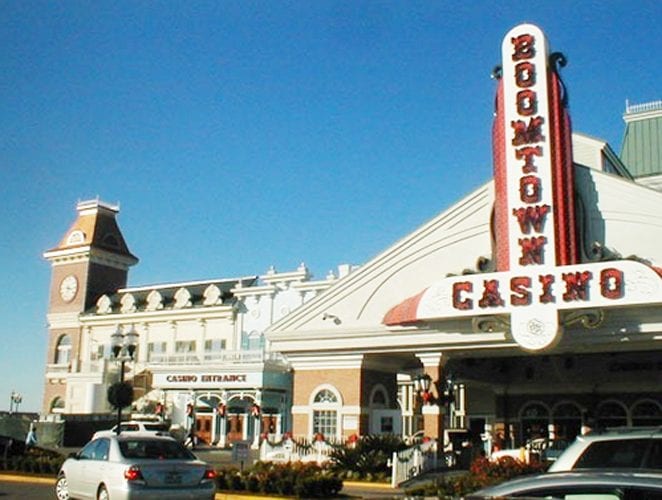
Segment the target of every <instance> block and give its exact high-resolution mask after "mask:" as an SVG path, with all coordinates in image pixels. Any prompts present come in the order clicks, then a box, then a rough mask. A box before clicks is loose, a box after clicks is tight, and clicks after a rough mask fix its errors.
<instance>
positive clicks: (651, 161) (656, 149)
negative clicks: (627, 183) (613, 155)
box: [621, 101, 662, 178]
mask: <svg viewBox="0 0 662 500" xmlns="http://www.w3.org/2000/svg"><path fill="white" fill-rule="evenodd" d="M623 119H624V120H625V124H626V125H625V134H624V136H623V147H622V148H621V160H622V161H623V163H625V165H626V166H627V168H628V170H629V171H630V172H631V173H632V175H633V176H634V177H635V178H637V177H646V176H649V175H659V174H662V101H654V102H649V103H645V104H635V105H630V104H626V107H625V114H624V115H623Z"/></svg>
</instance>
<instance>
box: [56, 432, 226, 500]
mask: <svg viewBox="0 0 662 500" xmlns="http://www.w3.org/2000/svg"><path fill="white" fill-rule="evenodd" d="M215 494H216V472H215V471H214V469H213V467H211V466H210V465H209V464H207V463H206V462H203V461H201V460H198V459H197V457H196V456H195V455H193V453H191V452H190V451H189V450H187V449H186V448H184V446H182V445H181V443H179V442H177V441H176V440H174V439H173V438H170V437H163V436H145V435H139V434H137V433H129V434H119V435H111V436H102V437H100V438H98V439H94V440H92V441H90V442H89V443H88V444H87V445H85V447H84V448H83V449H82V450H81V451H79V452H78V453H76V454H74V455H73V456H70V457H69V458H67V459H66V460H65V461H64V463H63V464H62V467H61V468H60V472H59V473H58V476H57V482H56V483H55V495H56V497H57V498H58V500H69V499H70V498H80V499H95V500H108V499H112V500H128V499H143V500H168V499H171V500H175V499H176V500H187V499H188V500H211V499H213V498H214V496H215Z"/></svg>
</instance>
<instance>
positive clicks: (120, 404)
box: [108, 382, 133, 410]
mask: <svg viewBox="0 0 662 500" xmlns="http://www.w3.org/2000/svg"><path fill="white" fill-rule="evenodd" d="M108 402H109V403H110V405H111V406H112V407H113V408H115V409H116V410H119V409H121V408H126V407H127V406H129V405H130V404H131V403H133V386H132V385H131V384H129V383H128V382H115V383H114V384H112V385H111V386H110V387H108Z"/></svg>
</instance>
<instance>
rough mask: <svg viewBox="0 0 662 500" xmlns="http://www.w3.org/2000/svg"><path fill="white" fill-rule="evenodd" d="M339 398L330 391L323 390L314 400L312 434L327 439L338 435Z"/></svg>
mask: <svg viewBox="0 0 662 500" xmlns="http://www.w3.org/2000/svg"><path fill="white" fill-rule="evenodd" d="M339 405H340V402H339V400H338V396H337V395H336V394H335V393H334V392H333V391H332V390H330V389H321V390H320V391H318V392H317V393H316V394H315V397H314V398H313V405H312V406H313V419H312V420H313V426H312V433H313V435H314V434H322V435H323V436H325V437H335V436H337V435H338V430H339V429H338V410H339Z"/></svg>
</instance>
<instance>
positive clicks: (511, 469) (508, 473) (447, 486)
mask: <svg viewBox="0 0 662 500" xmlns="http://www.w3.org/2000/svg"><path fill="white" fill-rule="evenodd" d="M545 468H546V466H545V465H543V464H539V463H538V464H535V463H532V464H527V463H525V462H522V461H520V460H516V459H514V458H512V457H502V458H499V459H498V460H495V461H490V460H488V459H487V458H485V457H478V458H476V459H475V460H474V461H473V462H472V463H471V466H470V468H469V472H468V473H466V474H462V475H459V476H452V477H442V478H440V479H438V480H437V481H435V482H434V483H429V484H426V485H424V486H422V487H418V488H412V489H407V490H406V493H407V495H410V496H436V497H438V498H458V497H461V496H463V495H466V494H468V493H471V492H473V491H476V490H477V489H480V488H483V487H485V486H490V485H493V484H497V483H501V482H503V481H506V480H508V479H512V478H514V477H516V476H521V475H526V474H535V473H538V472H543V471H544V470H545Z"/></svg>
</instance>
